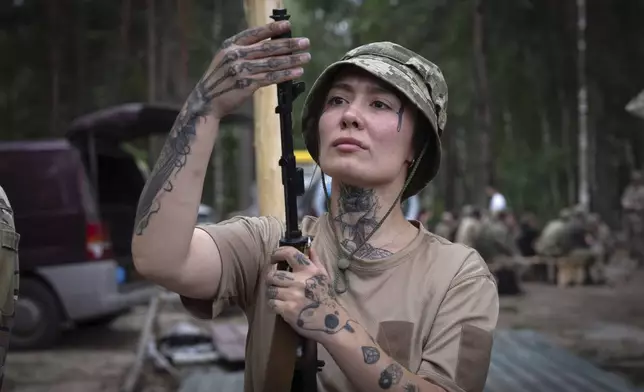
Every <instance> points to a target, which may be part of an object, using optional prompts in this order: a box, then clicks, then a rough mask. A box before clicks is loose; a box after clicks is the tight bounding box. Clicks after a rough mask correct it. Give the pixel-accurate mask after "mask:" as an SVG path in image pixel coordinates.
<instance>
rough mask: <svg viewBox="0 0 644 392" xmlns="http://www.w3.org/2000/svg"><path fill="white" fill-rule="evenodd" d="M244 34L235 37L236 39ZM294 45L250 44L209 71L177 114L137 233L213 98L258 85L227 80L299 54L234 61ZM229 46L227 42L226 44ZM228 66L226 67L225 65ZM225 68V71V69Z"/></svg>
mask: <svg viewBox="0 0 644 392" xmlns="http://www.w3.org/2000/svg"><path fill="white" fill-rule="evenodd" d="M244 34H247V35H256V34H259V31H255V30H251V31H249V32H245V33H244ZM238 38H241V37H236V39H238ZM285 45H287V46H289V47H291V46H290V45H293V42H292V41H286V42H282V43H272V42H265V43H263V44H262V45H257V46H251V47H248V48H240V49H236V50H231V51H229V52H228V53H226V54H225V55H224V56H223V59H222V60H221V61H220V62H219V63H218V64H217V65H216V66H214V67H213V68H212V69H211V70H209V71H207V72H206V73H205V74H204V76H203V77H202V78H201V80H199V82H198V83H197V85H196V86H195V88H194V90H193V91H192V93H190V95H189V96H188V99H187V100H186V103H185V105H184V107H183V108H182V109H181V112H180V113H179V115H178V116H177V119H176V120H175V123H174V125H173V126H172V129H171V130H170V135H169V136H168V139H167V140H166V143H165V145H164V146H163V149H162V151H161V154H160V156H159V159H158V160H157V163H156V165H155V166H154V169H153V171H152V174H151V176H150V178H149V179H148V181H147V183H146V185H145V187H144V188H143V192H142V194H141V198H140V200H139V206H138V208H137V213H136V218H135V233H136V234H137V235H142V234H143V231H144V230H145V229H146V228H147V227H148V225H149V223H150V218H151V217H152V215H154V214H156V213H157V212H159V210H160V208H161V204H160V202H159V197H160V195H161V193H162V192H172V190H173V184H172V182H171V181H170V177H171V176H172V175H173V174H174V175H175V176H176V174H177V173H178V172H179V171H180V170H181V169H182V168H183V167H185V165H186V161H187V159H188V155H190V152H191V144H192V142H193V141H194V139H195V136H196V135H197V130H196V127H197V124H198V123H199V121H205V119H206V116H207V115H208V114H210V113H211V111H212V109H211V107H212V100H213V99H215V98H217V97H219V96H221V95H224V94H226V93H227V92H230V91H233V90H241V89H246V88H248V87H250V86H251V85H253V84H256V83H257V81H256V80H254V79H252V78H249V77H247V78H241V79H237V80H235V81H234V82H233V83H227V84H226V83H224V82H225V81H227V80H230V79H231V78H233V77H235V76H237V74H239V73H241V72H247V73H248V72H255V71H257V70H264V69H266V70H270V69H273V68H277V67H280V66H282V65H283V64H284V61H291V62H292V63H294V62H296V61H297V57H291V58H290V60H284V59H282V60H279V59H269V60H267V61H264V62H258V63H253V64H251V63H242V64H240V65H232V64H231V63H232V62H234V61H236V60H237V59H240V58H246V57H249V56H253V55H257V54H259V53H263V54H267V55H268V54H270V53H273V52H275V51H277V50H279V49H280V47H283V46H285ZM224 46H226V45H224ZM226 66H227V67H226ZM224 69H225V72H222V71H223V70H224ZM288 74H290V70H284V71H280V72H278V73H275V72H269V74H268V75H267V78H268V79H271V78H273V79H277V78H279V77H280V76H284V75H288Z"/></svg>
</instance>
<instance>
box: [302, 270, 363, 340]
mask: <svg viewBox="0 0 644 392" xmlns="http://www.w3.org/2000/svg"><path fill="white" fill-rule="evenodd" d="M304 296H305V297H306V298H307V299H308V300H310V301H311V303H310V304H308V305H306V306H305V307H304V308H302V310H300V313H299V315H298V316H297V326H298V327H300V328H302V329H306V330H309V331H320V332H324V333H327V334H329V335H333V334H336V333H338V332H340V331H348V332H350V333H353V332H355V330H354V329H353V327H352V326H351V325H350V324H349V323H350V322H352V321H353V320H350V319H342V316H341V314H340V312H339V311H338V304H337V302H335V291H334V290H333V288H332V287H331V284H330V283H329V282H328V278H327V276H326V275H322V274H320V275H315V276H313V277H311V278H309V279H307V281H306V283H305V287H304Z"/></svg>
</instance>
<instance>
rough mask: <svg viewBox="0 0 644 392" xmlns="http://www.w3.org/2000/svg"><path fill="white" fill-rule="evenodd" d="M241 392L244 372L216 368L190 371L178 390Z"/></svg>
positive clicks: (180, 391)
mask: <svg viewBox="0 0 644 392" xmlns="http://www.w3.org/2000/svg"><path fill="white" fill-rule="evenodd" d="M213 391H217V392H243V391H244V372H243V371H241V372H225V371H223V370H220V369H218V368H211V369H208V370H204V371H199V372H192V373H190V374H189V375H188V376H187V377H186V378H185V379H184V380H183V382H182V383H181V386H180V388H179V392H213Z"/></svg>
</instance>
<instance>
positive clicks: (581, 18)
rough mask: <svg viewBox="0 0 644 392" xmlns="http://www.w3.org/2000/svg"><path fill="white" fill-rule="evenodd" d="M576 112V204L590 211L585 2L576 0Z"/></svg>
mask: <svg viewBox="0 0 644 392" xmlns="http://www.w3.org/2000/svg"><path fill="white" fill-rule="evenodd" d="M577 83H578V86H577V87H578V96H577V111H578V116H579V123H578V126H579V135H578V136H579V140H578V142H579V148H578V159H579V162H578V165H579V168H578V169H579V189H578V191H579V194H578V202H579V204H581V205H582V206H583V207H584V209H585V210H586V211H588V210H589V209H590V184H589V170H588V169H589V165H588V162H589V161H588V152H589V150H588V144H589V143H588V140H589V137H588V87H587V85H586V0H577Z"/></svg>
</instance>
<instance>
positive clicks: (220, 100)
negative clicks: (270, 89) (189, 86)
mask: <svg viewBox="0 0 644 392" xmlns="http://www.w3.org/2000/svg"><path fill="white" fill-rule="evenodd" d="M289 29H290V23H289V22H287V21H280V22H271V23H268V24H266V25H264V26H260V27H255V28H250V29H247V30H244V31H242V32H240V33H238V34H236V35H234V36H233V37H230V38H228V39H227V40H225V41H224V43H223V45H222V48H221V49H220V50H219V52H218V53H217V54H216V55H215V57H214V58H213V60H212V62H211V64H210V67H209V68H208V70H207V71H206V73H205V74H204V76H203V77H202V78H201V80H200V81H199V83H197V86H196V87H195V90H194V91H193V93H192V94H191V95H190V97H189V98H188V102H187V106H188V107H192V109H193V110H195V111H196V112H198V113H199V114H200V115H207V114H212V115H213V116H214V117H216V118H218V119H221V118H223V117H224V116H226V115H227V114H229V113H231V112H233V111H234V110H235V109H236V108H237V107H239V105H241V104H242V103H243V102H244V100H246V99H247V98H248V97H250V96H252V95H253V93H254V92H255V91H257V89H259V88H260V87H264V86H268V85H271V84H277V83H281V82H285V81H288V80H293V79H296V78H298V77H300V76H301V75H302V72H303V69H302V65H304V64H306V63H308V62H309V60H310V59H311V55H310V54H309V53H308V52H306V50H307V49H308V48H309V40H308V39H306V38H280V39H269V38H272V37H274V36H278V35H280V34H283V33H285V32H287V31H288V30H289ZM299 51H305V52H300V53H297V54H292V53H293V52H299Z"/></svg>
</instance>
